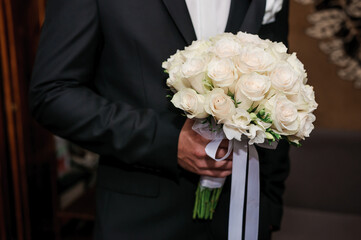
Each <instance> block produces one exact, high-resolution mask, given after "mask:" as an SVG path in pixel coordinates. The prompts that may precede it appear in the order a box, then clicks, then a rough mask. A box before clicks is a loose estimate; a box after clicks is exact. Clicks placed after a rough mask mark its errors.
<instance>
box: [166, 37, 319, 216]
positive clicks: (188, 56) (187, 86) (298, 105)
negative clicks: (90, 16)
mask: <svg viewBox="0 0 361 240" xmlns="http://www.w3.org/2000/svg"><path fill="white" fill-rule="evenodd" d="M163 68H164V69H165V71H166V72H167V73H168V74H169V78H168V79H167V85H168V86H169V87H170V88H171V89H172V90H173V92H174V93H175V94H174V96H173V97H172V100H171V102H172V103H173V104H174V106H175V107H177V108H179V109H182V110H184V112H185V114H186V115H187V117H188V118H190V119H193V118H195V119H198V121H197V122H196V125H197V126H195V128H197V129H199V128H200V127H199V126H200V125H202V124H203V125H206V126H207V127H208V129H209V132H214V131H216V132H217V133H218V135H221V136H222V137H225V138H227V139H229V140H230V141H238V142H240V141H245V139H246V141H247V142H248V144H249V145H252V144H262V143H264V142H265V141H268V142H270V143H272V142H275V141H277V140H280V139H286V140H287V141H289V142H290V143H291V144H294V145H297V146H300V140H304V139H305V137H309V135H310V133H311V131H312V130H313V128H314V126H313V122H314V121H315V119H316V117H315V116H314V115H313V111H314V110H315V109H316V108H317V103H316V101H315V95H314V91H313V88H312V87H311V86H309V85H307V74H306V71H305V69H304V66H303V64H302V63H301V62H300V61H299V60H298V58H297V57H296V54H295V53H293V54H288V53H287V48H286V47H285V45H284V44H282V43H278V42H272V41H269V40H262V39H260V38H259V37H258V36H257V35H252V34H247V33H243V32H239V33H238V34H237V35H233V34H231V33H224V34H220V35H217V36H215V37H213V38H210V39H209V40H198V41H194V42H193V43H192V44H191V45H190V46H188V47H186V48H185V49H184V50H182V51H179V50H178V51H177V52H176V53H175V54H174V55H172V56H171V57H170V58H169V59H168V60H167V61H166V62H164V63H163ZM200 134H201V133H200ZM210 140H211V139H210ZM231 150H232V149H231ZM202 179H204V177H202V178H201V184H200V186H199V187H198V189H197V192H196V203H195V208H194V214H193V217H194V218H205V219H208V218H210V219H212V216H213V212H214V210H215V207H216V204H217V200H218V198H219V196H220V193H221V187H222V186H218V187H216V188H212V187H209V186H207V184H205V185H204V184H202V182H205V181H202ZM210 179H211V178H210ZM207 181H209V177H208V178H207ZM210 181H212V179H211V180H210ZM215 181H216V182H217V181H218V182H221V184H223V182H224V180H221V181H219V180H216V179H215ZM208 185H209V184H208ZM211 185H212V184H211ZM212 186H213V185H212Z"/></svg>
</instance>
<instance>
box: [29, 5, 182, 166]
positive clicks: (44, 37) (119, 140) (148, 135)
mask: <svg viewBox="0 0 361 240" xmlns="http://www.w3.org/2000/svg"><path fill="white" fill-rule="evenodd" d="M101 42H102V34H101V28H100V24H99V17H98V9H97V3H96V1H95V0H48V3H47V11H46V19H45V23H44V25H43V28H42V33H41V38H40V43H39V47H38V52H37V57H36V61H35V66H34V69H33V76H32V80H31V83H30V90H29V100H30V108H31V111H32V114H33V116H34V117H35V119H36V120H37V121H38V122H39V123H41V124H42V125H43V126H44V127H46V128H47V129H49V130H50V131H52V132H53V133H54V134H56V135H59V136H61V137H64V138H66V139H68V140H70V141H73V142H75V143H77V144H79V145H80V146H82V147H84V148H87V149H89V150H91V151H94V152H96V153H99V154H101V155H104V156H110V157H112V158H114V159H116V160H118V161H122V162H123V163H125V164H140V165H144V166H148V167H152V168H155V169H158V170H164V171H168V172H169V171H170V172H176V171H177V170H176V169H177V161H176V156H177V145H178V136H179V131H180V129H179V127H177V126H175V125H173V124H172V123H171V121H169V120H168V119H169V118H170V117H169V116H166V115H167V114H172V113H170V112H169V113H165V114H158V113H156V112H155V111H153V110H152V109H137V108H134V107H133V106H131V105H129V104H127V103H124V102H111V101H108V100H107V99H106V98H104V97H102V96H100V95H98V94H97V93H96V92H94V91H92V90H91V88H90V87H89V86H91V85H92V81H93V78H94V75H95V70H96V66H97V61H98V58H99V54H98V53H99V52H100V51H101V50H100V49H101ZM120 67H121V66H120ZM119 94H121V93H119ZM166 119H167V120H166Z"/></svg>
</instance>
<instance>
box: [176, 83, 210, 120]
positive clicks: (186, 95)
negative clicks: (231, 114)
mask: <svg viewBox="0 0 361 240" xmlns="http://www.w3.org/2000/svg"><path fill="white" fill-rule="evenodd" d="M204 100H205V97H204V96H203V95H200V94H197V92H196V91H194V90H193V89H190V88H185V89H182V90H180V91H179V92H177V93H176V94H174V96H173V98H172V100H171V102H172V103H173V104H174V106H175V107H177V108H179V109H182V110H183V111H185V112H186V113H187V117H188V118H205V117H207V116H208V114H207V113H206V111H205V110H204Z"/></svg>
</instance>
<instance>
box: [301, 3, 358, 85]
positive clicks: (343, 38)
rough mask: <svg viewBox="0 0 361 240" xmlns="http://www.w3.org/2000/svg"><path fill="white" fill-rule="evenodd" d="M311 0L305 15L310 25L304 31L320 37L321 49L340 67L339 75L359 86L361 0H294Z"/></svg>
mask: <svg viewBox="0 0 361 240" xmlns="http://www.w3.org/2000/svg"><path fill="white" fill-rule="evenodd" d="M295 1H296V2H298V3H301V4H314V6H315V11H314V12H313V13H311V14H310V15H309V16H308V21H309V22H310V23H311V24H312V25H313V26H312V27H309V28H308V29H307V30H306V34H307V35H309V36H311V37H314V38H317V39H320V40H322V41H321V42H320V44H319V46H320V49H321V50H322V51H323V52H324V53H326V54H328V55H329V56H330V60H331V61H332V62H333V63H334V64H336V65H337V66H339V67H340V68H341V69H340V70H339V71H338V75H339V76H340V78H341V79H344V80H348V81H353V83H354V86H355V88H357V89H361V47H360V43H361V1H360V0H295Z"/></svg>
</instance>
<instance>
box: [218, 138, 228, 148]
mask: <svg viewBox="0 0 361 240" xmlns="http://www.w3.org/2000/svg"><path fill="white" fill-rule="evenodd" d="M228 144H229V140H228V139H223V140H222V142H221V144H220V145H219V147H220V148H228Z"/></svg>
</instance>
